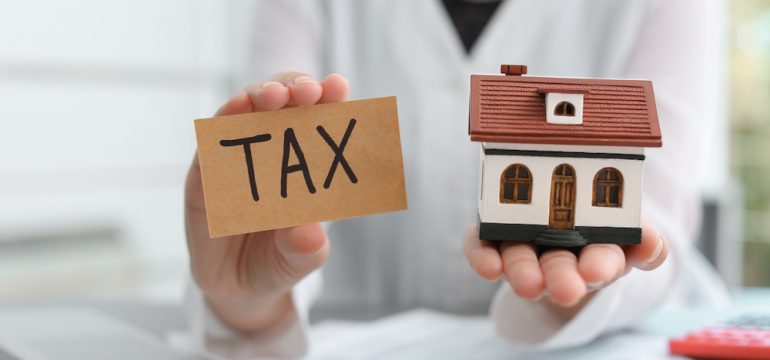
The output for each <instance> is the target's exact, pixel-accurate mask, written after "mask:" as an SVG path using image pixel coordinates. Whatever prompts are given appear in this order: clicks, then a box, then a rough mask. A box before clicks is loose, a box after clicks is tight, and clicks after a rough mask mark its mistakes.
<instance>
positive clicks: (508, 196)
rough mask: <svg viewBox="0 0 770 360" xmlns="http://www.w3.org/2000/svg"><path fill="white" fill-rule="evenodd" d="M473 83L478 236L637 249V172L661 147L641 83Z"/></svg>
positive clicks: (647, 88) (511, 72)
mask: <svg viewBox="0 0 770 360" xmlns="http://www.w3.org/2000/svg"><path fill="white" fill-rule="evenodd" d="M501 72H502V74H503V75H473V76H471V92H470V118H469V133H470V137H471V140H472V141H479V142H481V143H482V151H483V153H482V155H481V156H482V157H481V199H480V202H479V222H480V224H479V237H480V238H481V239H485V240H503V241H528V242H533V243H535V244H538V245H546V246H563V247H572V246H583V245H585V244H588V243H615V244H638V243H640V242H641V226H640V215H641V214H640V212H641V200H642V199H641V196H642V165H643V163H644V149H645V148H646V147H660V146H662V141H661V134H660V126H659V124H658V114H657V109H656V106H655V96H654V94H653V90H652V83H651V82H650V81H646V80H610V79H578V78H556V77H531V76H524V75H525V74H526V72H527V67H526V66H524V65H502V66H501Z"/></svg>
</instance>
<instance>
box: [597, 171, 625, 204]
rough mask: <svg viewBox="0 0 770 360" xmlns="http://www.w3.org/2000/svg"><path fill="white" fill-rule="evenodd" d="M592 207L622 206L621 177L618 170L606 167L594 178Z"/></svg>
mask: <svg viewBox="0 0 770 360" xmlns="http://www.w3.org/2000/svg"><path fill="white" fill-rule="evenodd" d="M593 205H594V206H602V207H621V206H623V175H622V174H621V173H620V171H618V169H615V168H611V167H607V168H604V169H601V170H599V172H597V173H596V176H594V201H593Z"/></svg>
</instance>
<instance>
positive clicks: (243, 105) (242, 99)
mask: <svg viewBox="0 0 770 360" xmlns="http://www.w3.org/2000/svg"><path fill="white" fill-rule="evenodd" d="M252 111H254V106H253V105H252V102H251V99H250V98H249V94H248V93H246V92H245V91H241V92H239V93H237V94H235V96H233V97H231V98H230V100H228V101H227V102H226V103H225V104H224V105H222V106H221V107H220V108H219V110H217V112H216V114H215V115H214V116H225V115H234V114H243V113H247V112H252Z"/></svg>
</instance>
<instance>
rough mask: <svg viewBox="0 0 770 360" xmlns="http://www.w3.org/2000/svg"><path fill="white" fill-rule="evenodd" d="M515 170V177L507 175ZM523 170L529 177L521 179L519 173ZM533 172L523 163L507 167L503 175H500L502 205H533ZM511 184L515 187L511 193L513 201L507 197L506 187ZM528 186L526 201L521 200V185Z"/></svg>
mask: <svg viewBox="0 0 770 360" xmlns="http://www.w3.org/2000/svg"><path fill="white" fill-rule="evenodd" d="M511 169H513V170H514V176H513V177H507V176H506V175H507V174H508V172H509V171H510V170H511ZM521 169H524V171H525V172H526V175H527V177H523V178H522V177H520V176H519V172H520V170H521ZM532 180H533V179H532V171H530V170H529V168H528V167H527V166H526V165H524V164H521V163H515V164H511V165H508V166H506V167H505V169H504V170H503V173H502V174H500V196H499V200H500V203H501V204H530V203H532V186H533V181H532ZM506 184H511V186H513V191H511V199H508V198H506V197H505V185H506ZM522 184H526V185H527V197H526V199H519V196H518V195H519V185H522Z"/></svg>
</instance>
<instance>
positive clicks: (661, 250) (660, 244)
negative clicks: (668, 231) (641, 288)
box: [642, 235, 666, 269]
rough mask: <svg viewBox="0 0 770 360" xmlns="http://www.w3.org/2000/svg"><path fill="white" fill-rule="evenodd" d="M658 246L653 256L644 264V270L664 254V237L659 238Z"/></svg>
mask: <svg viewBox="0 0 770 360" xmlns="http://www.w3.org/2000/svg"><path fill="white" fill-rule="evenodd" d="M658 240H659V241H658V245H657V246H656V247H655V251H653V252H652V256H650V258H649V259H647V260H646V261H645V262H644V263H642V268H645V269H646V268H648V267H650V265H652V263H654V262H655V261H657V260H658V257H659V256H660V253H661V252H663V243H664V242H665V241H666V240H665V239H663V235H660V236H659V238H658Z"/></svg>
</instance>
